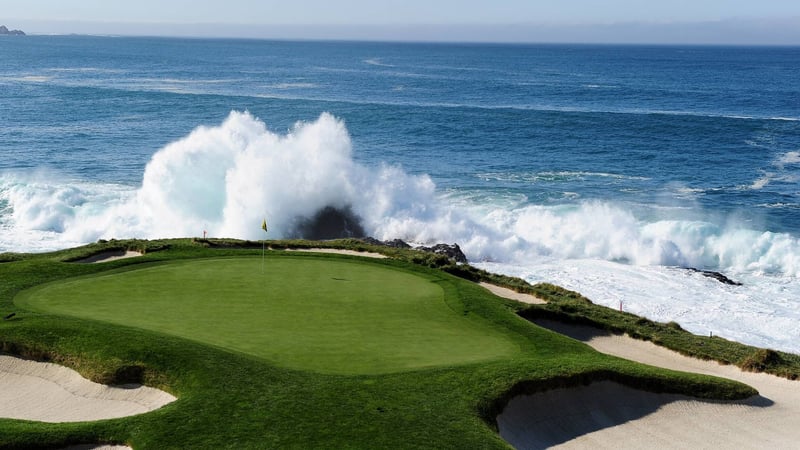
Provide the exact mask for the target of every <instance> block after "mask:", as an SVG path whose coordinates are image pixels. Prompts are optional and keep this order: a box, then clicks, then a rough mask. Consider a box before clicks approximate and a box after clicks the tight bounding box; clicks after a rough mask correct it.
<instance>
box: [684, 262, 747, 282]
mask: <svg viewBox="0 0 800 450" xmlns="http://www.w3.org/2000/svg"><path fill="white" fill-rule="evenodd" d="M689 270H691V271H692V272H697V273H699V274H700V275H703V276H705V277H708V278H713V279H715V280H717V281H719V282H720V283H722V284H727V285H730V286H741V285H742V283H739V282H738V281H734V280H731V279H730V278H728V277H726V276H725V275H723V274H721V273H719V272H714V271H713V270H700V269H695V268H694V267H689Z"/></svg>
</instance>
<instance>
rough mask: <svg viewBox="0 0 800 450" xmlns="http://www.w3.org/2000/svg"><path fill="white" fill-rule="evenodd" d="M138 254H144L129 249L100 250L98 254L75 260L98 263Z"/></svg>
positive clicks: (134, 256) (132, 256) (133, 256)
mask: <svg viewBox="0 0 800 450" xmlns="http://www.w3.org/2000/svg"><path fill="white" fill-rule="evenodd" d="M137 256H142V253H141V252H135V251H132V250H127V251H123V250H111V251H107V252H100V253H98V254H96V255H92V256H90V257H88V258H83V259H79V260H77V261H75V262H78V263H84V264H96V263H104V262H110V261H116V260H118V259H127V258H136V257H137Z"/></svg>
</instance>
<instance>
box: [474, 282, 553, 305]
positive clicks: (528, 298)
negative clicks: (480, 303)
mask: <svg viewBox="0 0 800 450" xmlns="http://www.w3.org/2000/svg"><path fill="white" fill-rule="evenodd" d="M480 285H481V286H483V287H484V288H486V289H488V290H489V292H491V293H492V294H494V295H496V296H498V297H503V298H508V299H511V300H516V301H518V302H522V303H530V304H534V305H542V304H544V303H547V302H545V301H544V300H542V299H540V298H539V297H536V296H534V295H531V294H522V293H519V292H517V291H513V290H511V289H508V288H504V287H500V286H495V285H494V284H490V283H483V282H481V283H480Z"/></svg>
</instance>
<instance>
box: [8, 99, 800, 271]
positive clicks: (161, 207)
mask: <svg viewBox="0 0 800 450" xmlns="http://www.w3.org/2000/svg"><path fill="white" fill-rule="evenodd" d="M352 153H353V148H352V145H351V141H350V136H349V133H348V132H347V129H346V127H345V124H344V122H342V121H341V120H338V119H336V118H335V117H333V116H332V115H330V114H327V113H324V114H322V115H321V116H320V117H319V118H318V119H317V120H316V121H313V122H299V123H297V124H296V125H295V126H294V127H293V129H291V130H290V131H289V132H288V133H287V134H285V135H281V134H276V133H274V132H272V131H270V130H268V128H267V126H266V124H265V123H264V122H262V121H261V120H259V119H258V118H256V117H254V116H252V115H251V114H249V113H247V112H232V113H231V114H230V115H229V116H228V118H227V119H226V120H225V121H224V122H223V123H222V124H221V125H219V126H215V127H199V128H197V129H195V130H194V131H193V132H192V133H191V134H189V135H188V136H186V137H184V138H182V139H180V140H178V141H175V142H173V143H171V144H169V145H167V146H166V147H164V148H162V149H161V150H159V151H158V152H156V153H155V154H154V155H153V156H152V158H151V160H150V162H149V163H148V164H147V166H146V168H145V171H144V174H143V177H142V182H141V185H140V186H138V187H136V186H123V185H113V184H91V183H87V182H80V181H74V180H60V181H59V180H58V179H57V177H56V176H54V175H53V174H43V173H36V174H24V173H6V174H3V175H2V177H1V178H0V230H1V231H2V237H0V250H4V251H7V250H12V251H37V250H47V249H54V248H63V247H67V246H71V245H75V244H80V243H87V242H93V241H95V240H97V239H108V238H128V237H137V238H151V239H152V238H163V237H186V236H201V235H202V234H203V232H204V231H206V232H208V234H209V235H210V236H216V237H234V238H243V239H259V238H262V237H264V235H263V231H262V230H261V229H260V224H261V221H262V219H263V218H265V217H266V218H267V220H268V222H269V229H270V231H269V234H268V236H269V237H271V238H281V237H297V236H307V237H308V236H322V237H336V236H337V235H340V236H357V235H362V234H366V235H370V236H374V237H376V238H378V239H394V238H401V239H405V240H409V241H412V242H419V243H431V242H458V243H459V244H460V245H461V246H462V247H463V248H464V250H465V252H466V253H467V256H468V257H469V258H470V259H471V260H473V261H494V262H503V263H513V264H521V265H524V264H528V263H529V262H530V261H533V260H536V259H540V258H543V257H545V258H549V259H596V260H605V261H613V262H622V263H626V264H630V265H638V266H681V267H700V268H706V269H713V270H725V271H731V272H734V273H745V272H746V273H766V274H776V275H782V276H791V277H796V276H798V275H800V243H799V242H798V239H797V238H796V237H794V236H792V235H790V234H785V233H771V232H765V231H756V230H750V229H746V228H743V227H738V226H736V225H735V224H715V223H710V222H703V221H686V220H659V221H649V222H648V221H644V220H642V219H640V218H638V217H636V215H635V214H634V213H633V212H631V211H630V210H629V209H628V208H626V207H625V206H623V205H620V204H615V203H612V202H604V201H585V202H583V203H578V204H571V205H560V206H542V205H532V204H525V203H514V204H508V203H507V202H504V201H501V200H498V202H494V203H493V202H491V201H490V200H488V199H487V198H486V197H481V201H480V202H479V201H476V200H475V199H474V198H473V199H471V200H470V199H469V196H468V195H467V196H465V197H464V198H466V200H463V201H457V200H454V199H453V197H452V196H449V197H448V196H445V195H444V194H443V193H441V192H438V191H437V189H436V186H435V184H434V182H433V181H432V180H431V179H430V177H428V176H426V175H411V174H408V173H406V172H405V171H404V170H403V169H402V168H401V167H398V166H391V165H382V166H379V167H377V168H369V167H366V166H363V165H360V164H358V163H356V162H355V161H354V159H353V155H352ZM795 156H796V155H795V154H794V153H792V154H787V155H786V158H785V159H786V160H785V161H781V162H782V163H784V164H793V163H794V162H795V159H796V157H795ZM584 175H585V174H584ZM330 217H334V218H335V220H339V221H341V222H342V223H343V226H341V227H338V228H337V227H333V228H331V227H326V226H323V227H321V228H320V226H319V224H314V223H313V222H314V220H317V219H319V218H330ZM315 218H316V219H315ZM326 220H327V219H326ZM309 230H312V231H309ZM313 230H323V231H324V233H323V234H313V233H316V231H313ZM337 230H338V231H337Z"/></svg>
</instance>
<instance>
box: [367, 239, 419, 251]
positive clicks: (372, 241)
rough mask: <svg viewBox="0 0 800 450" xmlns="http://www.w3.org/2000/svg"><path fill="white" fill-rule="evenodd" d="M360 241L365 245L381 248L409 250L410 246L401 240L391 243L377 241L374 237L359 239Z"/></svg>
mask: <svg viewBox="0 0 800 450" xmlns="http://www.w3.org/2000/svg"><path fill="white" fill-rule="evenodd" d="M361 241H362V242H363V243H365V244H370V245H379V246H381V247H391V248H411V246H410V245H408V244H407V243H406V241H404V240H402V239H392V240H391V241H379V240H377V239H375V238H374V237H365V238H361Z"/></svg>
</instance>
